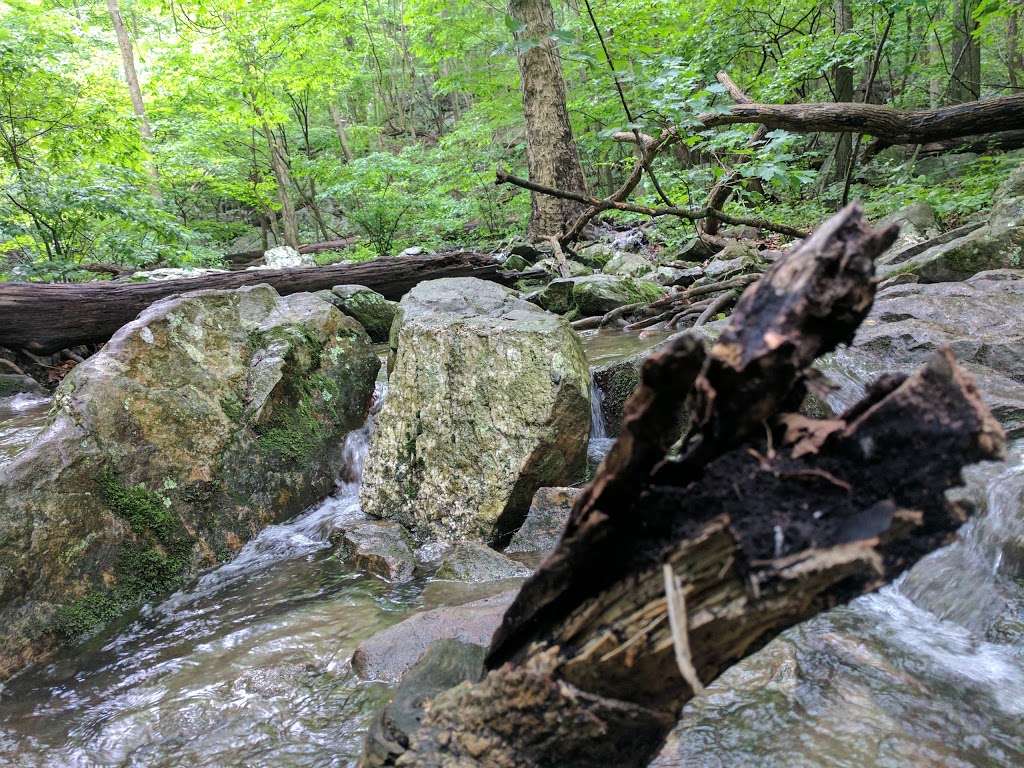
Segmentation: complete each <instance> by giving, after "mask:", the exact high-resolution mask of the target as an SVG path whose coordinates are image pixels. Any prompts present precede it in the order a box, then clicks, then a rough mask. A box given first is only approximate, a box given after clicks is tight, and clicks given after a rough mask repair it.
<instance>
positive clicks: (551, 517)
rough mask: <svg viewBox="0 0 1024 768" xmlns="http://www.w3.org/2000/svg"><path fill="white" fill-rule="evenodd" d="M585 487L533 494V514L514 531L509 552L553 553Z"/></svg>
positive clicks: (528, 514)
mask: <svg viewBox="0 0 1024 768" xmlns="http://www.w3.org/2000/svg"><path fill="white" fill-rule="evenodd" d="M581 493H583V489H582V488H540V489H538V490H537V493H535V494H534V495H533V501H532V502H531V503H530V511H529V512H528V513H527V514H526V520H525V521H523V525H522V527H520V529H519V530H518V531H516V532H515V535H514V536H513V537H512V541H511V542H509V545H508V547H507V548H506V549H505V551H506V552H511V553H517V552H545V553H546V552H550V551H551V550H553V549H554V548H555V544H557V543H558V539H559V538H561V536H562V531H564V530H565V524H566V522H568V520H569V513H570V512H572V506H573V504H575V503H576V499H577V498H578V497H579V495H580V494H581Z"/></svg>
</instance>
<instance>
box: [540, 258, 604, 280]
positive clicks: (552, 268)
mask: <svg viewBox="0 0 1024 768" xmlns="http://www.w3.org/2000/svg"><path fill="white" fill-rule="evenodd" d="M565 265H566V267H567V268H568V269H569V275H568V276H569V277H582V276H583V275H590V274H593V272H594V270H592V269H591V268H590V267H588V266H587V265H586V264H580V262H578V261H573V260H572V259H565ZM533 266H534V269H543V270H544V271H545V272H547V273H548V274H549V275H554V276H555V277H561V275H562V272H561V265H560V263H559V261H558V260H557V259H554V258H551V259H541V260H540V261H538V262H537V263H536V264H534V265H533Z"/></svg>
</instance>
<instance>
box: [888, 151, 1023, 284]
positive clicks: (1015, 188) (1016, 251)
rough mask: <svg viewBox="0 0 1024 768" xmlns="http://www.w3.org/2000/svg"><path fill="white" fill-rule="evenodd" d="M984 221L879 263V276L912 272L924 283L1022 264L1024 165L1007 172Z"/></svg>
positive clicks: (962, 278)
mask: <svg viewBox="0 0 1024 768" xmlns="http://www.w3.org/2000/svg"><path fill="white" fill-rule="evenodd" d="M992 200H993V205H992V211H991V212H990V214H989V217H988V220H987V222H986V223H985V224H984V225H983V226H981V227H978V228H977V229H973V230H972V231H970V232H968V233H967V234H965V235H964V236H963V237H959V238H956V239H954V240H951V241H948V242H947V241H946V239H945V238H943V239H942V240H941V241H938V242H937V243H936V244H935V246H934V247H931V248H927V249H925V250H923V251H920V252H918V253H915V254H914V255H913V256H911V257H910V258H906V259H902V260H900V261H899V262H898V263H885V264H881V265H880V266H879V269H878V273H879V275H880V276H881V277H892V276H893V275H897V274H904V273H912V274H914V275H916V276H917V277H918V278H919V279H920V281H921V282H924V283H942V282H949V281H956V280H964V279H966V278H968V277H970V276H971V275H974V274H976V273H978V272H982V271H985V270H991V269H1004V268H1012V269H1019V268H1021V267H1024V165H1021V166H1020V167H1019V168H1017V170H1016V171H1014V172H1013V173H1012V174H1010V177H1009V178H1008V179H1007V180H1006V181H1005V182H1003V184H1002V185H1000V187H999V189H998V190H996V193H995V195H994V196H993V198H992Z"/></svg>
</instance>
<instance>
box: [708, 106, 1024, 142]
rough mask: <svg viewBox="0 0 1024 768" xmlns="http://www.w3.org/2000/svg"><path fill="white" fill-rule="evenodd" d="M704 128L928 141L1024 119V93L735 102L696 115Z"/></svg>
mask: <svg viewBox="0 0 1024 768" xmlns="http://www.w3.org/2000/svg"><path fill="white" fill-rule="evenodd" d="M697 120H698V121H700V123H701V124H702V125H703V126H704V127H705V128H713V127H716V126H720V125H738V124H741V123H760V124H761V125H764V126H767V127H768V128H769V129H776V128H782V129H785V130H787V131H794V132H796V133H811V132H822V133H866V134H870V135H871V136H874V137H875V138H879V139H884V140H885V141H888V142H889V143H891V144H926V143H928V142H932V141H942V140H945V139H955V138H959V137H961V136H972V135H977V134H984V133H995V132H997V131H1012V130H1016V129H1019V128H1020V126H1021V125H1022V124H1024V96H1003V97H1000V98H996V99H983V100H981V101H968V102H965V103H963V104H954V105H952V106H949V107H940V108H938V109H919V110H902V109H895V108H894V107H887V106H882V105H880V104H854V103H846V102H828V103H822V104H733V105H732V106H731V107H729V109H728V111H726V112H711V113H706V114H702V115H698V116H697Z"/></svg>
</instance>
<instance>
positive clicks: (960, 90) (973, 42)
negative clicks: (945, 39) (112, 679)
mask: <svg viewBox="0 0 1024 768" xmlns="http://www.w3.org/2000/svg"><path fill="white" fill-rule="evenodd" d="M976 5H977V3H976V2H975V0H961V3H960V7H959V8H958V9H957V10H956V11H955V12H954V15H953V28H954V30H955V33H954V34H955V39H954V41H953V72H952V77H951V81H950V84H949V100H950V101H951V102H952V103H953V104H959V103H961V102H964V101H972V100H974V99H980V98H981V44H980V43H979V42H978V40H977V38H976V37H975V36H974V33H975V32H977V30H978V22H977V21H976V20H975V18H974V10H975V7H976Z"/></svg>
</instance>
